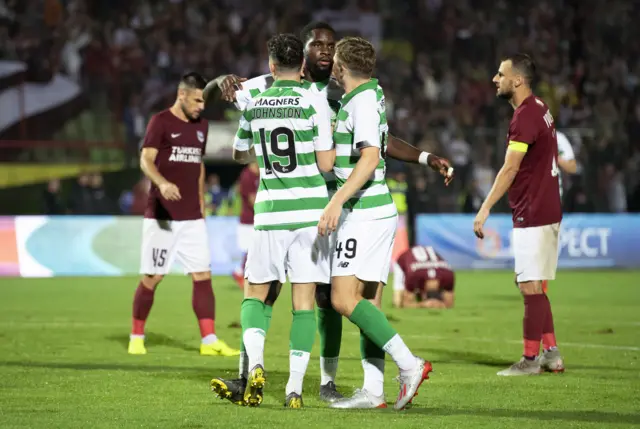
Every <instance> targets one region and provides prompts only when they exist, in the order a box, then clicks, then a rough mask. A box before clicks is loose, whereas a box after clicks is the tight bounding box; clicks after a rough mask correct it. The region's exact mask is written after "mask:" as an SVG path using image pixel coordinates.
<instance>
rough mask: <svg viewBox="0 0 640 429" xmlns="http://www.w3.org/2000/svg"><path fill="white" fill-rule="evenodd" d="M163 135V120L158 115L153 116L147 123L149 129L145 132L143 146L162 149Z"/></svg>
mask: <svg viewBox="0 0 640 429" xmlns="http://www.w3.org/2000/svg"><path fill="white" fill-rule="evenodd" d="M163 135H164V127H163V126H162V120H161V119H160V118H159V117H158V115H154V116H152V117H151V120H150V121H149V123H148V124H147V131H146V133H145V134H144V141H143V142H142V147H143V148H145V147H151V148H155V149H160V147H162V140H163Z"/></svg>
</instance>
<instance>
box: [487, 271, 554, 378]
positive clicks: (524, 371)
mask: <svg viewBox="0 0 640 429" xmlns="http://www.w3.org/2000/svg"><path fill="white" fill-rule="evenodd" d="M518 287H519V289H520V292H521V293H522V296H523V297H524V320H523V340H524V351H523V353H522V358H521V359H520V360H519V361H518V362H516V363H515V364H513V365H511V366H510V367H509V368H507V369H505V370H503V371H500V372H498V375H502V376H518V375H538V374H540V372H541V369H540V362H539V361H538V353H539V352H540V342H541V341H542V331H543V330H544V323H545V320H546V317H547V311H548V308H549V307H548V300H547V297H546V295H545V294H544V292H543V290H542V282H541V281H539V280H534V281H527V282H519V283H518Z"/></svg>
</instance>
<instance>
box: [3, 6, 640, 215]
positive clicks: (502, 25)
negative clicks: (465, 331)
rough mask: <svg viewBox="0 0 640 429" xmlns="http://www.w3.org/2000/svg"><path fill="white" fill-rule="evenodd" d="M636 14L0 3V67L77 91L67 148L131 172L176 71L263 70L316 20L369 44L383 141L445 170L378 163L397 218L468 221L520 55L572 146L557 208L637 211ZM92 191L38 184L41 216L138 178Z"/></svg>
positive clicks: (133, 205)
mask: <svg viewBox="0 0 640 429" xmlns="http://www.w3.org/2000/svg"><path fill="white" fill-rule="evenodd" d="M311 11H313V12H311ZM639 12H640V5H639V4H638V3H637V2H624V1H615V2H610V1H606V0H590V1H588V2H585V1H580V0H553V1H547V2H544V1H529V0H522V1H519V2H511V1H507V0H447V1H445V0H406V1H402V2H392V1H389V0H379V1H376V0H355V1H338V0H303V1H298V2H291V1H280V0H242V1H236V0H218V1H211V0H188V1H186V0H162V1H161V0H134V1H132V0H127V1H124V0H92V1H86V0H38V1H27V0H0V60H20V61H23V62H25V63H26V64H27V65H28V67H29V69H28V73H27V76H28V79H29V80H31V81H47V80H48V79H50V78H51V76H52V75H53V74H54V73H63V74H65V75H67V76H69V77H70V78H71V79H73V80H74V81H76V82H77V83H78V84H80V85H81V86H82V88H83V90H84V91H85V93H86V95H87V98H88V100H89V109H88V111H87V112H85V113H84V115H85V116H86V118H88V120H86V121H84V122H82V123H83V124H84V126H83V127H82V129H81V132H80V133H79V135H80V136H81V138H86V140H88V141H89V140H109V141H118V142H122V143H124V147H125V150H124V153H125V157H126V160H127V162H128V163H129V164H130V165H135V157H136V154H137V149H138V144H139V142H140V139H141V138H142V136H143V134H144V130H145V127H146V122H147V120H148V119H149V117H150V116H151V114H153V113H155V112H157V111H158V110H161V109H163V108H165V107H167V106H169V105H170V104H171V102H172V101H173V97H175V84H176V81H177V78H178V77H179V76H180V75H181V74H182V73H183V72H184V71H185V70H197V71H199V72H201V73H203V74H204V75H205V76H206V77H207V78H209V79H211V78H214V77H216V76H218V75H220V74H225V73H234V74H237V75H239V76H245V77H252V76H256V75H259V74H263V73H265V72H266V71H267V70H268V69H267V56H266V46H265V41H266V40H267V38H268V37H269V36H270V35H271V34H273V33H276V32H295V33H297V32H298V31H299V30H300V28H302V26H303V25H304V24H306V23H307V22H309V21H310V20H313V19H324V20H326V21H328V22H329V23H331V24H333V25H335V26H336V27H338V28H342V29H343V30H342V31H341V34H347V33H352V34H353V33H358V32H360V33H363V35H365V36H367V37H368V38H370V39H372V40H373V41H374V42H375V44H376V45H377V47H378V49H379V61H378V69H377V73H376V76H377V77H378V78H379V79H380V82H381V85H382V87H383V88H384V90H385V95H386V98H387V114H388V116H389V122H390V129H391V131H392V133H394V134H395V135H397V136H398V137H401V138H404V139H406V140H407V141H409V142H410V143H412V144H414V145H416V146H418V147H420V149H422V150H427V151H429V152H435V153H438V154H442V155H443V156H446V157H449V158H450V159H451V160H452V162H453V163H454V165H455V166H456V170H457V172H458V179H457V180H456V181H455V186H454V187H453V189H445V188H444V186H443V185H442V184H441V183H440V180H439V179H438V177H437V176H436V175H435V174H433V173H432V172H430V171H428V170H427V169H425V168H424V167H421V166H407V165H402V164H400V163H394V162H390V163H389V165H390V168H389V176H388V177H389V179H390V186H391V187H392V189H394V190H395V193H396V195H395V196H396V197H397V200H396V201H397V203H398V205H399V207H400V210H401V211H404V210H405V207H404V205H405V204H406V205H407V206H408V207H407V208H406V209H407V210H408V211H409V212H413V213H424V212H469V213H473V212H475V211H476V210H477V209H478V207H479V206H480V204H481V202H482V199H483V198H484V196H485V195H486V194H487V192H488V191H489V189H490V187H491V184H492V182H493V179H494V177H495V174H496V172H497V169H498V168H499V165H501V163H502V157H503V154H504V146H505V136H506V129H507V125H508V120H509V118H510V117H511V112H510V111H509V110H510V107H509V106H508V105H507V104H506V103H502V102H497V101H496V99H495V86H494V84H493V83H492V82H491V79H492V77H493V75H494V73H495V71H496V69H497V66H498V64H499V61H500V57H501V55H503V54H506V53H512V52H515V51H524V52H527V53H529V54H531V55H532V56H533V57H534V59H535V60H536V62H537V66H538V71H539V80H538V83H537V85H536V93H537V95H538V96H540V97H542V98H543V99H544V100H545V101H546V102H547V103H548V104H549V106H550V108H551V110H552V113H553V114H554V117H555V120H556V123H557V127H558V129H560V130H563V131H564V132H565V133H566V134H567V136H568V137H569V139H570V141H571V143H572V145H573V147H574V151H575V152H576V156H577V160H578V174H577V175H575V176H573V177H565V178H564V181H563V183H564V187H565V192H564V204H565V210H566V211H568V212H594V211H597V212H625V211H639V210H640V176H639V171H640V97H639V95H640V34H639V33H640V29H639V27H638V26H637V25H635V23H634V22H633V21H632V17H634V16H639ZM207 110H208V112H207V115H208V118H210V119H212V120H230V121H235V118H236V115H237V113H236V112H235V110H234V108H233V106H231V105H228V104H225V103H223V102H221V101H217V102H216V103H214V105H212V106H209V108H208V109H207ZM104 123H109V124H111V125H109V126H107V127H105V126H104ZM87 124H88V125H87ZM77 134H78V133H76V135H77ZM59 138H62V139H63V138H66V137H65V136H64V135H63V136H61V137H59ZM52 144H53V143H52ZM209 168H210V171H212V172H215V171H216V165H215V163H212V164H211V165H209ZM220 171H221V172H220V177H218V176H216V175H212V176H210V179H209V180H210V182H209V183H210V185H211V187H210V189H211V190H212V194H211V201H212V202H215V206H213V205H212V206H211V207H210V213H211V214H234V213H236V211H237V210H238V204H237V199H235V198H234V195H235V193H234V185H233V181H234V180H235V179H236V178H237V173H238V171H235V173H233V174H232V173H229V171H230V170H228V169H222V170H220ZM108 180H109V177H108V176H107V177H106V178H105V181H106V182H108ZM102 182H103V178H102V176H101V174H99V173H90V174H86V175H81V176H80V177H79V178H78V180H77V183H75V184H74V185H73V186H66V187H65V186H63V187H62V189H63V191H60V189H61V187H60V186H59V183H58V182H57V181H52V182H51V183H49V186H48V188H47V190H46V191H45V197H44V198H43V211H46V212H48V213H54V212H56V213H67V212H69V213H93V214H99V213H131V214H139V213H140V211H141V210H142V209H143V208H144V203H143V201H144V198H145V189H146V186H147V183H146V182H145V181H144V180H141V181H140V182H139V183H137V184H134V183H131V184H130V186H129V188H128V189H116V190H115V191H114V190H113V189H112V188H111V189H110V190H109V192H105V187H104V185H103V183H102ZM107 189H108V188H107ZM45 203H46V204H45ZM502 208H503V209H506V206H504V205H503V206H502Z"/></svg>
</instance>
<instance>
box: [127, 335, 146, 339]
mask: <svg viewBox="0 0 640 429" xmlns="http://www.w3.org/2000/svg"><path fill="white" fill-rule="evenodd" d="M134 338H142V339H143V340H144V334H143V335H140V334H131V335H129V339H131V340H133V339H134Z"/></svg>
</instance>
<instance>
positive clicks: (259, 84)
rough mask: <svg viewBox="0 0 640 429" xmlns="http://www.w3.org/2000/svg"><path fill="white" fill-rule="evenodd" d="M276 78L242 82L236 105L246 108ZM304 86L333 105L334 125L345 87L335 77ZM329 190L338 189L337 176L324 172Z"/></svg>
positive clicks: (270, 77)
mask: <svg viewBox="0 0 640 429" xmlns="http://www.w3.org/2000/svg"><path fill="white" fill-rule="evenodd" d="M273 82H274V79H273V76H271V75H270V74H265V75H262V76H257V77H254V78H252V79H249V80H247V81H245V82H243V83H242V89H239V90H237V91H236V102H235V106H236V108H238V109H239V110H244V109H245V108H246V106H247V104H248V103H249V102H250V101H251V100H252V99H253V98H254V97H256V96H258V95H259V94H260V93H262V92H264V91H266V90H267V89H269V88H271V85H273ZM302 87H303V88H305V89H308V90H309V91H311V92H313V93H317V94H322V95H323V96H324V97H325V98H326V99H327V101H328V103H329V107H331V124H332V125H333V123H334V121H335V119H336V114H337V113H338V110H339V109H340V99H341V98H342V96H343V95H344V89H342V87H340V85H338V82H336V81H335V80H334V79H327V80H324V81H321V82H309V81H306V80H303V81H302ZM322 175H323V177H324V179H325V181H326V182H327V188H328V189H329V192H331V193H333V192H335V190H336V189H337V186H336V177H335V175H334V174H333V173H322Z"/></svg>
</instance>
